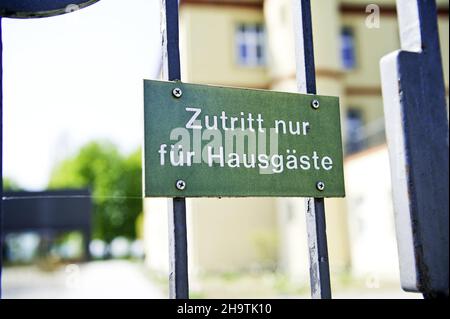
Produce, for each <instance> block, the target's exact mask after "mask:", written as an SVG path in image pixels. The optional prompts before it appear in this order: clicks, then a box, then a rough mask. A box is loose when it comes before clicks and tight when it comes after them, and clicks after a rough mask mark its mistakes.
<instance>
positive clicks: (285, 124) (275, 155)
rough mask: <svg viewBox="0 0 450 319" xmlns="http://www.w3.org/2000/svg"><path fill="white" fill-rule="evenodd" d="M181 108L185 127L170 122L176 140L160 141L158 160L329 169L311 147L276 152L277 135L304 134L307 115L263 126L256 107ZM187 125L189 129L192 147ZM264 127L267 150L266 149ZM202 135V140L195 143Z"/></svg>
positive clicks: (272, 170)
mask: <svg viewBox="0 0 450 319" xmlns="http://www.w3.org/2000/svg"><path fill="white" fill-rule="evenodd" d="M185 110H186V112H187V113H188V114H189V119H188V120H187V122H186V125H185V128H180V127H178V128H175V129H174V130H172V132H171V135H170V138H171V140H178V142H177V143H176V144H174V145H170V146H169V145H167V144H161V145H160V148H159V150H158V153H159V156H160V165H161V166H164V165H167V164H169V165H171V166H187V167H191V166H192V165H194V164H198V163H202V162H203V163H206V164H207V165H208V166H209V167H229V168H247V169H259V170H260V172H261V173H262V174H280V173H283V172H284V171H286V170H303V171H308V170H316V171H319V170H325V171H330V170H332V169H333V164H334V163H333V159H332V158H331V157H330V156H328V155H326V154H318V152H317V151H314V150H313V151H311V152H309V153H300V152H299V153H297V150H296V149H286V150H285V152H284V153H280V152H278V136H279V135H292V136H307V135H308V134H309V132H310V130H311V125H310V122H309V121H296V120H282V119H275V120H274V121H273V122H272V127H271V128H270V129H267V128H265V127H264V124H265V121H264V118H263V116H262V115H261V114H259V113H258V114H256V115H255V114H253V113H244V112H239V114H238V115H235V114H229V113H227V112H225V111H221V112H220V114H215V115H214V114H203V113H202V109H201V108H199V107H186V108H185ZM189 130H192V131H193V133H194V134H193V137H194V141H192V142H193V144H192V148H191V138H190V136H191V135H190V134H189ZM196 132H198V133H196ZM268 132H270V139H269V140H268V142H269V145H270V153H268V152H267V150H266V144H267V138H266V133H268ZM196 139H197V140H196ZM224 140H225V143H223V141H224ZM202 141H208V143H207V144H206V145H205V146H203V147H201V145H202V144H203V143H202ZM224 145H225V147H224Z"/></svg>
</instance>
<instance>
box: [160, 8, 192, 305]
mask: <svg viewBox="0 0 450 319" xmlns="http://www.w3.org/2000/svg"><path fill="white" fill-rule="evenodd" d="M178 29H179V28H178V1H177V0H162V1H161V31H162V36H163V42H162V44H163V52H162V53H163V78H165V79H167V80H169V81H175V80H181V70H180V49H179V30H178ZM171 202H172V203H171V205H169V212H168V213H169V298H171V299H188V298H189V281H188V256H187V229H186V200H185V198H174V199H173V200H172V201H171Z"/></svg>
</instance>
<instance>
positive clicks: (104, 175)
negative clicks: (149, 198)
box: [49, 142, 142, 241]
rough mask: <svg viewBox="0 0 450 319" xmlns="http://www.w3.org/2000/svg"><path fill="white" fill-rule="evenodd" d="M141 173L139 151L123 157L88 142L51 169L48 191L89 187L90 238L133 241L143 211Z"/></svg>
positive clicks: (114, 150)
mask: <svg viewBox="0 0 450 319" xmlns="http://www.w3.org/2000/svg"><path fill="white" fill-rule="evenodd" d="M141 171H142V168H141V158H140V151H136V152H134V153H133V154H131V155H130V156H128V157H124V156H122V155H121V154H120V153H119V152H118V150H117V148H116V147H115V146H114V145H113V144H111V143H107V142H91V143H88V144H87V145H85V146H83V147H82V148H81V149H80V150H79V152H78V154H76V155H75V156H73V157H71V158H68V159H66V160H64V161H62V162H61V163H59V164H58V165H57V166H56V167H55V168H54V170H53V172H52V174H51V178H50V183H49V188H50V189H55V188H79V187H88V188H90V189H91V191H92V196H93V203H94V212H93V215H94V216H93V236H94V237H95V238H100V239H103V240H106V241H111V240H112V239H113V238H115V237H117V236H125V237H128V238H130V239H134V238H136V228H135V221H136V218H137V216H138V215H139V214H140V213H141V212H142V198H141V197H142V177H141Z"/></svg>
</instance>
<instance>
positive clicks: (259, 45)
mask: <svg viewBox="0 0 450 319" xmlns="http://www.w3.org/2000/svg"><path fill="white" fill-rule="evenodd" d="M265 42H266V41H265V30H264V26H263V25H262V24H240V25H239V26H238V27H237V30H236V56H237V63H238V64H239V65H242V66H263V65H265V64H266V48H265Z"/></svg>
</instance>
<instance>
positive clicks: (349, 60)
mask: <svg viewBox="0 0 450 319" xmlns="http://www.w3.org/2000/svg"><path fill="white" fill-rule="evenodd" d="M341 59H342V67H343V68H344V69H345V70H351V69H354V68H355V66H356V54H355V36H354V32H353V29H352V28H350V27H344V28H342V31H341Z"/></svg>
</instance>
